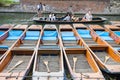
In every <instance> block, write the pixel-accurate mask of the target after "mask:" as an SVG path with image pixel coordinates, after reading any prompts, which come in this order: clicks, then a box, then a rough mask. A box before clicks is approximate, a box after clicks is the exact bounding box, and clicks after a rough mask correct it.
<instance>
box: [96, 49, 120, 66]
mask: <svg viewBox="0 0 120 80" xmlns="http://www.w3.org/2000/svg"><path fill="white" fill-rule="evenodd" d="M94 53H95V54H96V55H97V56H98V58H99V59H100V60H101V61H102V62H103V63H104V61H105V56H109V55H108V54H107V52H106V51H104V50H101V51H97V50H96V51H94ZM105 64H106V65H120V63H118V62H116V61H114V60H113V59H112V58H109V59H108V60H107V62H106V63H105Z"/></svg>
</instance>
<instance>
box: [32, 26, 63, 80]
mask: <svg viewBox="0 0 120 80" xmlns="http://www.w3.org/2000/svg"><path fill="white" fill-rule="evenodd" d="M36 53H37V54H36V56H35V61H34V67H33V75H32V77H33V80H63V79H64V67H63V52H62V48H61V42H60V39H59V34H58V31H57V28H56V26H55V25H45V26H44V28H43V30H42V35H41V39H40V41H39V45H38V50H37V51H36ZM47 63H48V64H47ZM47 65H48V66H47Z"/></svg>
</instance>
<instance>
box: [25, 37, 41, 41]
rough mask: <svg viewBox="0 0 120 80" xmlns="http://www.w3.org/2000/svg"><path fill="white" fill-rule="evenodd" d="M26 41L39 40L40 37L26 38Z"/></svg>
mask: <svg viewBox="0 0 120 80" xmlns="http://www.w3.org/2000/svg"><path fill="white" fill-rule="evenodd" d="M24 39H25V40H38V39H39V37H25V38H24Z"/></svg>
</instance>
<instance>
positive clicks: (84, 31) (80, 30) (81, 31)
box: [77, 29, 90, 34]
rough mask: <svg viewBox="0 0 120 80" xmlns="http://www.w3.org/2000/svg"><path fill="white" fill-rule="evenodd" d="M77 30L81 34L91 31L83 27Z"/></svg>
mask: <svg viewBox="0 0 120 80" xmlns="http://www.w3.org/2000/svg"><path fill="white" fill-rule="evenodd" d="M77 31H78V33H79V34H89V33H90V31H89V30H83V29H78V30H77Z"/></svg>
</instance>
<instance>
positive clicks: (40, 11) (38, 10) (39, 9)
mask: <svg viewBox="0 0 120 80" xmlns="http://www.w3.org/2000/svg"><path fill="white" fill-rule="evenodd" d="M42 11H43V5H42V3H41V2H40V3H39V4H38V5H37V14H38V16H39V17H40V16H41V15H42Z"/></svg>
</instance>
